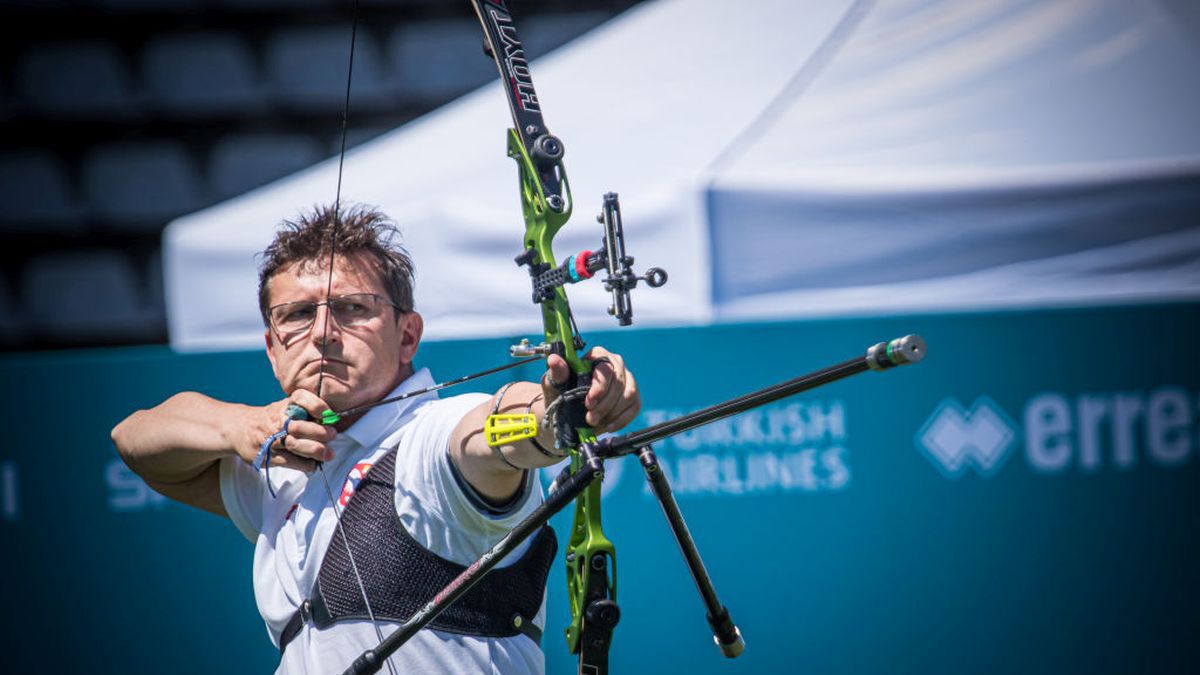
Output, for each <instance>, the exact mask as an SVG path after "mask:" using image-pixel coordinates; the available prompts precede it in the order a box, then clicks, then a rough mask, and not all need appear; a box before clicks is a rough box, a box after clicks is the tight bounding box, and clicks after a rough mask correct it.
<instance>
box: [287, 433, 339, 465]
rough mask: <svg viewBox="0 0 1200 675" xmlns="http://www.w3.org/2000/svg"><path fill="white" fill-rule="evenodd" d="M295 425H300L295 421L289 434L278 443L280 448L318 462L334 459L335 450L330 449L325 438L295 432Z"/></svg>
mask: <svg viewBox="0 0 1200 675" xmlns="http://www.w3.org/2000/svg"><path fill="white" fill-rule="evenodd" d="M295 426H298V425H297V424H295V423H293V424H292V425H291V426H289V427H288V435H287V436H284V437H283V438H282V439H281V440H280V442H279V444H278V445H279V448H280V450H284V451H287V452H290V453H291V454H293V455H296V456H298V457H301V458H304V459H311V460H314V461H317V462H328V461H329V460H331V459H333V451H332V450H330V449H329V446H327V445H325V441H324V440H323V439H314V438H311V437H308V436H304V435H302V434H299V433H295V432H293V427H295ZM317 426H319V425H317Z"/></svg>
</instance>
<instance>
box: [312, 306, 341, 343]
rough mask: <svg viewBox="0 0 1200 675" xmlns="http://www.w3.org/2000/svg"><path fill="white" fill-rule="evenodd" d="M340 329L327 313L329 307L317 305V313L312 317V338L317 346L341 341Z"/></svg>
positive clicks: (335, 320) (334, 319)
mask: <svg viewBox="0 0 1200 675" xmlns="http://www.w3.org/2000/svg"><path fill="white" fill-rule="evenodd" d="M341 330H342V327H341V326H340V325H338V322H337V319H336V318H335V317H334V316H333V314H331V313H330V311H329V305H327V304H321V305H317V313H316V315H315V316H314V317H313V327H312V338H313V340H315V341H316V342H317V344H323V343H326V342H336V341H337V340H339V339H341Z"/></svg>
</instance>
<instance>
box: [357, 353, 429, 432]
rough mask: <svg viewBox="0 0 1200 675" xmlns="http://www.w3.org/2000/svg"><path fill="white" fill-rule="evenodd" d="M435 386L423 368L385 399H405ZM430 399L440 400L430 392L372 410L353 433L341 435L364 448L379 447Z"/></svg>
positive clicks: (426, 370) (361, 419) (358, 422)
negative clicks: (409, 394)
mask: <svg viewBox="0 0 1200 675" xmlns="http://www.w3.org/2000/svg"><path fill="white" fill-rule="evenodd" d="M433 384H434V382H433V376H432V375H431V374H430V373H429V369H428V368H422V369H420V370H418V371H417V372H415V373H413V374H412V375H410V376H409V377H408V378H407V379H405V380H404V381H403V382H401V383H400V385H399V386H397V387H396V388H395V389H393V390H392V391H391V393H389V394H388V395H387V396H384V397H383V398H392V397H395V396H402V395H404V394H407V393H410V392H414V391H418V390H420V389H425V388H427V387H431V386H433ZM430 397H437V393H436V392H429V393H427V394H423V395H421V396H413V397H412V398H406V399H404V400H403V401H396V402H395V403H388V404H386V405H381V406H379V407H377V408H371V409H370V410H368V411H367V412H366V414H364V415H363V416H362V417H361V418H359V420H358V421H357V422H355V423H354V424H352V425H350V428H349V429H346V430H345V431H343V432H342V434H341V435H342V436H348V437H350V439H351V440H353V441H354V442H355V443H357V444H358V445H359V446H361V447H372V446H376V445H378V444H379V441H380V440H382V439H383V438H385V437H386V436H387V435H388V434H389V433H391V432H392V431H394V430H395V428H396V426H398V424H399V422H400V419H401V418H402V417H404V416H405V415H406V414H408V413H409V412H410V411H411V410H412V409H413V408H414V407H415V406H416V405H417V404H418V403H420V402H422V401H425V400H427V399H428V398H430ZM380 400H382V399H380Z"/></svg>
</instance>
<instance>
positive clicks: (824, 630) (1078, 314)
mask: <svg viewBox="0 0 1200 675" xmlns="http://www.w3.org/2000/svg"><path fill="white" fill-rule="evenodd" d="M1198 316H1200V305H1197V304H1173V305H1160V306H1130V307H1110V308H1094V309H1068V310H1044V311H1020V312H1017V311H1013V312H992V313H983V314H954V315H938V316H932V315H931V316H906V317H893V318H887V319H870V320H866V319H847V320H836V321H820V322H811V321H810V322H798V323H777V324H755V325H742V326H724V327H717V328H707V329H683V330H674V329H673V330H636V331H630V332H609V333H604V334H593V335H592V336H591V337H592V341H593V342H594V343H596V344H604V345H605V346H608V347H610V348H613V349H615V350H617V351H620V352H622V353H624V354H625V355H626V356H627V357H628V360H629V361H630V362H631V363H632V364H634V368H635V369H636V372H637V374H638V380H639V382H640V384H641V386H642V390H643V393H644V397H645V409H644V411H643V415H642V418H641V419H640V420H639V421H638V422H637V423H636V424H635V426H642V425H645V424H647V423H651V422H654V421H658V420H659V419H662V418H664V417H665V416H667V415H670V414H674V413H677V412H682V411H688V410H694V409H697V408H700V407H704V406H706V405H709V404H711V403H713V402H716V401H717V400H720V399H723V398H727V397H730V396H734V395H737V394H740V393H743V392H745V391H748V390H751V389H754V388H757V387H761V386H764V385H767V384H771V383H774V382H777V381H780V380H784V379H787V378H790V377H793V376H795V375H798V374H802V373H805V372H808V371H811V370H814V369H817V368H820V367H824V366H826V365H830V364H832V363H835V362H838V361H841V360H844V359H847V358H851V357H854V356H856V355H858V354H860V353H862V351H863V350H864V349H865V348H866V347H867V346H869V345H870V344H872V343H874V342H877V341H879V340H884V339H888V338H891V337H897V336H899V335H902V334H904V333H908V332H918V333H921V334H922V335H924V336H925V338H926V339H927V340H928V344H929V354H930V355H929V357H928V359H927V360H926V361H925V362H924V363H922V364H920V365H918V366H915V367H909V368H902V369H898V370H895V371H889V372H886V373H879V374H876V373H866V374H862V375H859V376H856V377H855V378H853V379H850V380H846V381H843V382H840V383H836V384H833V385H830V386H828V387H825V388H822V389H818V390H815V391H812V392H809V393H807V394H805V395H802V396H798V397H795V398H793V399H789V400H785V401H781V402H778V403H775V404H772V405H771V406H769V407H768V408H767V409H765V410H763V411H761V412H760V413H758V414H755V415H751V416H745V417H742V418H739V419H736V420H732V421H729V422H726V423H721V424H717V425H713V426H710V427H707V428H705V429H703V430H700V431H697V432H693V433H691V434H688V435H686V436H683V437H680V438H677V439H674V440H672V441H671V442H668V443H664V444H662V445H661V446H660V447H659V448H658V450H659V454H660V457H661V458H662V459H663V460H664V462H665V464H666V465H667V467H668V470H669V472H670V476H671V477H672V479H673V481H674V486H675V489H676V493H677V496H678V497H679V501H680V504H681V506H682V508H683V511H684V515H685V516H686V517H687V519H688V523H689V525H690V526H691V528H692V532H693V534H694V535H695V538H696V540H697V543H698V544H699V546H700V549H701V552H702V554H703V555H704V558H705V561H706V563H707V564H708V567H709V570H710V572H711V573H712V575H713V578H714V580H715V582H716V584H717V588H718V590H719V592H720V594H721V596H722V599H723V600H724V601H725V603H726V604H727V605H728V606H729V607H730V609H731V610H732V612H733V615H734V617H735V619H736V620H737V621H738V623H739V624H740V626H741V628H742V631H743V634H744V635H745V637H746V641H747V651H746V653H745V654H744V655H743V656H742V657H741V658H740V659H737V660H735V661H726V660H724V659H723V658H722V657H720V655H719V654H718V652H717V650H716V649H715V648H714V647H713V646H712V643H711V637H710V636H709V634H708V632H707V626H706V623H705V621H704V616H703V610H702V608H701V604H700V602H699V600H698V598H697V597H696V595H695V591H694V589H693V588H692V585H691V581H690V578H689V577H688V576H687V574H686V571H685V568H684V566H683V563H682V560H681V559H680V557H679V555H678V553H677V551H676V548H675V544H674V542H673V540H671V539H670V536H669V533H668V530H667V528H666V525H665V522H664V521H663V519H662V516H661V514H660V513H659V509H658V507H657V505H656V504H655V502H654V500H653V499H652V498H651V497H650V496H649V493H648V491H647V490H646V489H645V481H644V480H643V478H642V477H641V474H640V471H639V468H638V465H637V463H636V460H633V459H626V460H623V461H621V462H619V463H613V464H611V465H610V470H609V478H608V479H607V483H608V484H607V486H606V489H607V490H608V491H609V492H608V497H607V500H606V502H605V519H606V520H605V523H606V531H607V532H608V534H609V536H610V537H611V538H612V539H613V540H614V541H615V543H616V545H617V555H618V568H619V580H618V583H619V598H618V599H619V601H620V603H621V606H622V610H623V619H622V622H621V624H620V625H619V626H618V628H617V631H616V635H615V647H614V650H613V664H614V668H613V669H614V672H624V673H630V672H646V671H650V670H655V671H661V672H685V671H686V672H693V673H699V672H712V673H716V672H728V673H774V672H782V671H803V672H809V673H862V672H881V671H900V672H912V671H922V672H926V673H962V672H974V673H1001V672H1005V673H1007V672H1064V671H1065V672H1111V673H1128V672H1162V673H1168V672H1186V671H1193V670H1195V668H1196V664H1197V663H1198V662H1200V646H1198V645H1200V640H1197V635H1196V627H1197V626H1200V583H1198V579H1200V565H1198V563H1200V554H1198V553H1197V552H1196V546H1195V545H1194V542H1195V541H1196V540H1197V535H1198V534H1200V508H1198V507H1200V492H1198V490H1197V478H1198V477H1200V471H1198V469H1197V465H1198V462H1197V454H1198V453H1200V407H1198V404H1200V359H1197V358H1196V356H1195V354H1196V349H1195V345H1197V344H1200V321H1197V317H1198ZM507 344H508V341H507V340H483V341H469V342H446V343H432V344H428V345H425V346H423V347H422V351H421V354H420V355H419V361H420V362H421V363H422V364H423V365H428V366H431V367H432V368H433V369H434V374H435V377H451V376H455V375H458V374H461V373H465V372H472V371H474V370H479V369H483V368H486V367H489V366H492V365H495V363H496V362H497V361H498V360H501V359H503V358H504V357H503V355H504V354H505V350H506V346H507ZM536 374H537V371H535V370H528V371H525V372H524V373H523V375H524V376H526V377H531V378H532V377H535V376H536ZM0 376H2V378H3V380H2V381H3V383H4V387H3V389H4V392H5V394H4V411H5V416H6V421H7V424H6V431H7V433H6V435H5V440H4V442H3V443H2V444H0V537H2V540H0V541H2V544H0V550H2V551H3V553H2V554H0V584H2V588H3V598H4V600H5V603H4V604H5V607H6V610H7V611H5V612H3V613H2V614H0V616H2V618H0V640H2V641H3V652H2V654H3V657H2V658H3V661H4V664H5V666H4V670H5V671H6V672H7V671H11V672H81V671H96V670H101V671H104V670H112V671H120V672H124V673H162V672H172V673H212V672H268V671H270V670H271V669H272V668H273V666H274V663H275V655H274V653H273V651H272V648H271V645H270V642H269V640H268V638H267V636H266V632H265V629H264V628H263V626H262V624H261V621H260V619H259V618H258V615H257V613H256V611H255V608H254V604H253V596H252V591H251V586H250V562H251V552H252V548H251V545H250V544H249V543H247V542H246V541H244V540H243V539H242V538H241V536H240V535H239V534H238V533H237V532H236V531H235V529H234V528H233V527H232V526H231V525H230V524H229V523H228V522H226V521H223V520H221V519H218V518H216V517H213V516H210V515H207V514H204V513H200V512H197V511H194V510H192V509H190V508H187V507H183V506H179V505H175V504H172V503H169V502H166V501H165V500H164V499H162V498H161V497H158V496H157V495H155V494H154V493H153V492H151V491H149V490H148V489H147V488H146V487H145V486H144V484H142V483H141V481H140V480H138V479H137V478H136V477H135V476H133V475H132V474H130V473H129V472H128V471H127V470H126V469H125V468H124V466H123V465H122V464H121V463H120V460H118V459H117V458H116V454H115V451H114V450H113V447H112V444H111V442H110V441H109V439H108V431H109V429H110V428H111V427H112V425H114V424H115V423H116V422H117V421H119V420H120V419H121V418H122V417H124V416H125V415H126V414H128V413H129V412H130V411H132V410H134V409H135V408H139V407H147V406H151V405H153V404H155V403H157V402H159V401H160V400H162V399H163V398H165V397H166V396H169V395H170V394H172V393H174V392H176V391H178V390H181V389H196V390H200V391H203V392H205V393H208V394H210V395H213V396H216V397H219V398H225V399H230V400H239V401H244V402H248V403H265V402H267V401H270V400H273V399H275V398H277V397H278V395H279V394H278V390H277V388H276V385H275V383H274V381H273V379H272V378H271V375H270V370H269V368H268V367H267V364H266V360H265V359H264V358H263V357H262V355H261V354H259V353H227V354H208V355H186V356H184V355H177V354H172V353H170V352H169V351H168V350H166V349H163V348H136V349H115V350H106V351H89V352H76V353H54V354H29V355H17V356H12V355H10V356H6V357H4V358H2V359H0ZM503 381H505V380H504V379H501V378H500V377H497V378H493V379H491V380H488V381H485V382H483V383H482V384H480V385H479V386H478V389H481V390H487V389H491V388H494V387H497V386H499V385H500V384H501V383H502V382H503ZM467 386H468V387H470V386H471V385H467ZM564 518H565V517H560V518H558V519H557V520H556V522H557V523H558V525H559V531H560V532H561V531H562V527H563V524H564ZM564 587H565V584H564V583H563V580H562V573H561V571H556V572H555V573H554V574H553V575H552V582H551V587H550V596H549V597H550V615H551V626H550V627H549V629H548V631H547V638H546V642H545V645H546V650H547V655H548V660H549V670H550V672H554V673H566V672H573V666H572V664H571V660H570V658H569V657H568V655H566V654H565V649H564V647H563V644H562V639H561V628H562V626H563V625H564V621H565V618H566V617H565V614H566V600H565V597H564Z"/></svg>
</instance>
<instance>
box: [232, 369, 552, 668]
mask: <svg viewBox="0 0 1200 675" xmlns="http://www.w3.org/2000/svg"><path fill="white" fill-rule="evenodd" d="M433 383H434V382H433V379H432V377H431V376H430V374H429V371H428V370H427V369H422V370H421V371H419V372H417V373H415V374H414V375H413V376H412V377H410V378H408V379H407V380H405V381H404V382H403V383H401V384H400V386H399V387H397V388H396V389H395V391H393V392H392V393H391V394H389V395H388V398H390V397H392V396H397V395H399V394H403V393H405V392H408V391H415V390H417V389H423V388H425V387H428V386H430V385H432V384H433ZM488 398H489V397H488V396H487V395H486V394H466V395H463V396H455V397H453V398H447V399H439V398H438V396H437V394H436V393H430V394H425V395H422V396H417V397H413V398H410V399H406V400H404V401H400V402H397V403H392V404H388V405H385V406H380V407H378V408H374V409H372V410H370V411H369V412H367V413H366V414H365V415H364V416H363V417H362V418H361V419H360V420H358V421H357V422H355V423H354V425H353V426H351V427H350V428H349V429H347V430H345V431H343V432H341V433H340V434H338V436H337V438H335V439H334V440H333V441H332V442H331V443H330V448H331V449H332V450H333V452H334V459H333V461H331V462H328V463H326V464H325V465H324V468H323V472H324V479H327V480H328V485H329V489H328V491H327V490H326V486H325V483H326V481H325V480H323V477H322V470H318V471H316V472H314V473H312V474H305V473H303V472H301V471H296V470H293V469H281V468H272V469H271V471H270V477H271V483H272V485H273V487H274V488H275V495H276V496H275V497H274V498H272V497H271V495H270V493H269V492H268V490H267V488H266V483H265V481H264V478H263V472H261V471H259V472H256V471H255V470H254V468H253V467H252V466H250V465H249V464H247V463H246V462H244V461H242V460H241V459H240V458H236V457H230V458H225V459H223V460H222V461H221V498H222V500H223V501H224V503H225V510H226V511H227V512H228V513H229V517H230V519H231V520H232V521H233V522H234V524H235V525H237V527H238V529H239V530H241V532H242V534H244V535H245V536H246V538H247V539H249V540H250V541H252V542H254V545H255V548H254V596H255V600H256V601H257V604H258V611H259V613H261V614H262V617H263V620H264V621H265V622H266V625H267V631H268V632H269V633H270V635H271V640H272V641H273V642H274V643H275V645H276V646H278V645H279V636H280V634H281V633H282V632H283V629H284V626H286V625H287V622H288V620H289V619H291V617H292V615H293V614H294V613H295V612H296V610H297V609H298V608H299V607H300V604H301V603H302V602H304V600H306V599H307V598H308V597H309V596H310V594H311V593H312V590H313V588H314V586H315V584H316V580H317V573H318V571H319V570H320V567H321V561H322V560H323V559H324V557H325V551H326V549H327V548H328V546H329V544H330V542H331V540H332V538H333V533H334V530H335V528H336V526H337V523H336V520H335V518H336V516H335V514H334V512H333V509H332V508H330V499H329V493H332V494H333V495H334V497H335V498H336V499H338V501H339V502H340V504H339V507H338V508H339V509H341V508H344V506H345V503H346V501H347V500H348V499H349V498H350V495H351V494H353V491H354V488H355V487H356V486H357V484H358V481H359V480H360V479H361V478H362V475H363V474H364V473H365V472H366V471H367V470H368V469H370V467H371V466H372V465H373V464H374V463H375V462H376V461H377V460H378V459H379V458H380V457H382V456H383V454H384V453H385V452H387V451H388V450H389V449H391V448H392V447H396V446H399V450H398V451H397V453H396V493H395V500H396V512H397V513H398V514H399V516H400V521H401V523H402V524H403V525H404V527H405V528H406V529H407V530H408V532H409V534H411V535H412V537H413V539H415V540H416V541H417V542H418V543H420V544H421V545H422V546H424V547H425V548H427V549H429V550H430V551H432V552H433V553H436V554H437V555H439V556H441V557H443V558H446V559H447V560H451V561H453V562H456V563H459V564H461V565H469V564H471V563H472V562H474V561H475V560H476V559H477V558H479V557H480V556H481V555H482V554H483V553H484V552H485V551H487V550H488V549H489V548H491V547H492V546H493V545H494V544H495V543H496V542H498V541H499V540H500V539H501V538H502V537H503V536H504V535H505V534H507V533H508V531H509V530H511V529H512V527H513V526H514V525H516V524H517V522H519V521H520V520H521V519H522V518H524V517H525V516H526V515H528V514H529V512H530V511H532V510H533V509H534V508H536V507H537V506H538V504H540V503H541V501H542V491H541V486H540V482H539V481H538V480H537V477H536V476H535V475H533V474H534V473H535V472H532V471H531V472H529V476H528V478H527V480H526V481H525V485H524V487H523V488H522V490H523V492H522V494H521V495H519V497H518V498H517V499H516V500H515V501H514V503H513V505H512V506H511V508H508V509H506V510H505V511H503V512H502V513H497V512H495V511H494V510H493V509H489V508H488V507H487V505H486V504H484V503H482V502H481V501H480V500H479V498H478V497H477V496H476V495H473V494H471V493H470V488H469V487H467V489H466V490H464V487H463V486H464V485H465V482H464V481H462V480H461V478H460V477H459V476H456V473H455V471H456V470H455V469H454V468H453V466H452V465H451V460H450V457H449V454H448V451H449V445H450V434H451V432H452V431H453V430H454V427H455V425H457V424H458V422H459V421H460V420H462V418H463V416H464V415H466V414H467V413H468V412H469V411H470V410H472V409H473V408H475V407H476V406H478V405H479V404H480V403H482V402H484V401H487V400H488ZM527 548H528V542H526V543H525V544H523V545H522V546H521V547H520V548H519V549H518V550H516V551H514V552H513V554H512V555H510V556H509V557H508V558H507V559H506V560H504V561H502V562H501V563H500V566H504V565H507V564H510V563H511V562H513V561H515V560H517V559H518V558H519V557H520V556H521V555H522V554H523V553H524V552H525V550H526V549H527ZM433 590H434V591H436V590H438V589H433ZM545 614H546V605H545V598H543V600H542V608H541V610H540V611H539V612H538V615H537V617H536V618H535V619H534V623H535V624H536V625H537V626H538V627H539V628H543V627H544V626H545ZM397 625H398V624H395V623H387V622H384V623H381V624H380V629H381V630H382V632H383V635H384V636H387V635H388V634H389V633H391V632H392V631H393V630H395V629H396V627H397ZM378 644H379V638H378V636H377V634H376V632H375V627H374V626H372V625H371V623H370V622H369V621H350V620H347V621H339V622H337V623H334V624H333V625H332V626H329V627H328V628H325V629H323V630H316V629H314V628H312V627H311V626H305V627H304V628H303V629H301V631H300V632H299V633H298V634H297V635H296V637H295V638H294V639H293V640H292V642H291V643H290V644H289V645H288V648H287V651H286V653H285V654H284V658H283V660H282V662H281V663H280V665H279V669H278V670H277V671H276V672H277V673H287V674H289V675H299V674H301V673H312V674H313V675H329V673H337V672H341V671H343V670H345V669H346V667H348V666H349V665H350V663H351V662H353V661H354V659H355V658H357V657H358V656H359V655H360V654H362V652H363V651H365V650H366V649H368V648H373V647H375V646H377V645H378ZM391 662H392V663H393V664H394V665H395V666H396V672H398V673H505V674H507V673H536V674H539V675H540V674H541V673H543V672H544V671H545V661H544V657H543V655H542V651H541V649H539V648H538V646H537V645H536V644H535V643H534V642H533V641H532V640H530V639H529V638H528V637H525V636H524V635H517V636H514V637H509V638H480V637H471V636H464V635H458V634H454V633H446V632H443V631H437V630H432V629H424V630H421V631H419V632H418V633H417V635H415V636H414V637H413V638H412V639H411V640H409V641H408V642H407V643H406V644H405V645H404V646H402V647H401V648H400V649H399V650H398V651H397V652H396V653H395V654H394V655H393V656H392V658H391ZM381 672H384V673H387V672H389V671H388V668H387V666H385V667H384V668H383V669H382V670H381Z"/></svg>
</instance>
